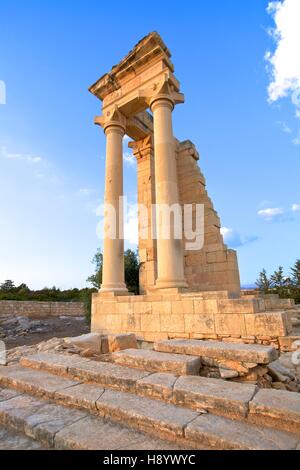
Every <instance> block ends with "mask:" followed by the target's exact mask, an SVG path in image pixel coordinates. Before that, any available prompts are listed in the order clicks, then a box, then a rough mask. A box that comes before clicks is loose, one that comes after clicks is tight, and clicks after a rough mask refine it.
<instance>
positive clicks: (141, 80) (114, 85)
mask: <svg viewBox="0 0 300 470" xmlns="http://www.w3.org/2000/svg"><path fill="white" fill-rule="evenodd" d="M170 57H171V54H170V51H169V50H168V48H167V47H166V45H165V44H164V42H163V41H162V39H161V37H160V36H159V34H158V33H156V32H154V33H150V34H149V35H148V36H146V37H145V38H144V39H142V40H141V41H140V42H139V43H138V44H137V45H136V46H135V48H134V49H133V50H132V51H131V52H130V53H129V54H128V55H127V56H126V57H125V58H124V59H123V60H122V61H121V62H120V63H119V64H118V65H116V66H114V67H113V68H112V70H111V71H110V72H109V73H107V74H105V75H104V76H103V77H101V78H100V79H99V80H98V81H97V82H96V83H95V84H94V85H92V86H91V87H90V92H91V93H92V94H94V95H95V96H96V97H97V98H99V99H100V100H101V101H102V103H103V106H102V108H103V115H104V116H105V114H106V113H107V112H111V110H112V109H114V108H115V106H117V107H118V109H119V111H120V112H121V113H122V114H123V115H124V116H125V117H127V118H129V119H128V128H129V131H128V135H129V136H130V137H132V138H134V139H141V138H143V137H145V136H146V135H147V134H148V133H149V126H148V129H144V131H145V132H143V129H141V128H143V124H144V123H143V122H141V121H140V122H138V121H137V127H138V129H137V130H136V129H135V123H134V120H135V118H136V117H137V116H141V114H143V113H144V112H145V111H146V110H147V108H149V105H150V102H151V100H152V99H153V98H154V96H155V95H157V93H158V92H159V90H160V89H162V88H163V87H164V88H166V85H167V86H168V88H169V90H170V93H171V94H172V100H173V101H174V104H176V103H179V102H183V95H181V93H179V88H180V84H179V82H178V81H177V79H176V78H175V76H174V74H173V72H174V67H173V64H172V62H171V60H170ZM147 114H148V113H147ZM147 114H146V116H147ZM132 119H133V121H132ZM130 120H131V121H130ZM146 120H147V119H146ZM148 121H149V122H150V120H149V119H148ZM149 122H148V124H149ZM150 127H151V125H150Z"/></svg>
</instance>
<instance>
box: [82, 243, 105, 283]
mask: <svg viewBox="0 0 300 470" xmlns="http://www.w3.org/2000/svg"><path fill="white" fill-rule="evenodd" d="M92 263H93V264H94V265H95V272H94V274H92V275H91V276H89V277H88V278H87V280H86V282H88V283H89V284H92V286H93V287H94V288H95V289H100V287H101V283H102V269H103V255H102V253H101V250H100V248H98V250H97V253H96V254H95V256H94V258H93V259H92Z"/></svg>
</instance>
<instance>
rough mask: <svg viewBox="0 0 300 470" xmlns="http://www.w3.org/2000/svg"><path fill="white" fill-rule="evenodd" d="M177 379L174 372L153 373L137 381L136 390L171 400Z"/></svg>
mask: <svg viewBox="0 0 300 470" xmlns="http://www.w3.org/2000/svg"><path fill="white" fill-rule="evenodd" d="M176 380H177V376H176V375H173V374H168V373H156V374H151V375H149V376H148V377H145V378H144V379H142V380H138V381H137V383H136V391H137V393H138V394H139V395H143V396H148V397H152V398H159V399H161V400H165V401H169V400H171V398H172V394H173V386H174V384H175V382H176Z"/></svg>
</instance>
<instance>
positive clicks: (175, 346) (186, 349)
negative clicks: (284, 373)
mask: <svg viewBox="0 0 300 470" xmlns="http://www.w3.org/2000/svg"><path fill="white" fill-rule="evenodd" d="M154 349H155V350H156V351H160V352H168V353H177V354H188V355H193V356H206V357H212V358H216V359H221V360H224V359H228V360H233V361H239V362H255V363H256V364H268V363H269V362H272V361H274V360H275V359H277V351H276V350H275V349H274V348H273V347H270V346H261V345H258V344H243V343H241V344H236V343H225V342H223V341H201V340H189V339H185V340H184V339H173V340H168V341H159V342H158V343H155V345H154Z"/></svg>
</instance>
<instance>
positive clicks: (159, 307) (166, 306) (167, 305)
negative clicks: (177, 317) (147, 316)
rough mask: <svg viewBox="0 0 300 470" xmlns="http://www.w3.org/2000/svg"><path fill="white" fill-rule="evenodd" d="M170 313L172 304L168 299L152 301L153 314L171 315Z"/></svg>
mask: <svg viewBox="0 0 300 470" xmlns="http://www.w3.org/2000/svg"><path fill="white" fill-rule="evenodd" d="M171 313H172V304H171V302H170V301H163V302H153V303H152V314H153V315H171Z"/></svg>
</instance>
